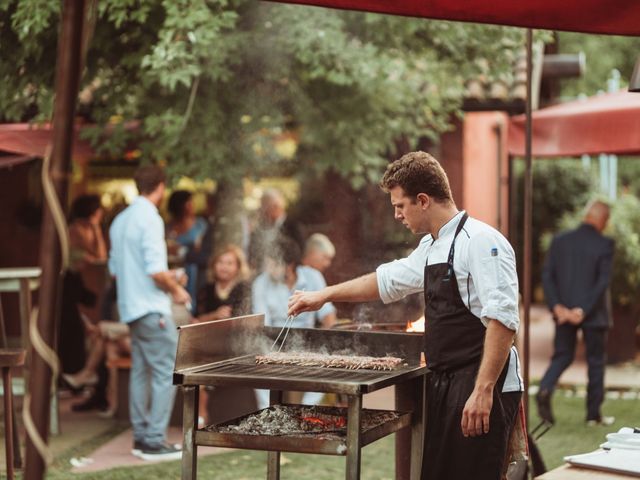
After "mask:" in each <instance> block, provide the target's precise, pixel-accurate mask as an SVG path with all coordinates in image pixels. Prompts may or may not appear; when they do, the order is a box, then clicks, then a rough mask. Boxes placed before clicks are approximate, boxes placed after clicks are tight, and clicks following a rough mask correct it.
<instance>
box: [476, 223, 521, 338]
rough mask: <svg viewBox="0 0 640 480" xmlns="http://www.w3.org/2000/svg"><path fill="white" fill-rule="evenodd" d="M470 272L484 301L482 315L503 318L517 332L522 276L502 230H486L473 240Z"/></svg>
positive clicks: (505, 324) (482, 301) (479, 295)
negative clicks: (517, 271) (520, 278)
mask: <svg viewBox="0 0 640 480" xmlns="http://www.w3.org/2000/svg"><path fill="white" fill-rule="evenodd" d="M468 248H469V252H468V253H469V254H468V259H469V260H468V261H469V271H470V273H471V278H472V279H473V282H474V285H475V287H476V291H477V295H478V298H479V300H480V303H481V304H482V312H481V317H482V318H483V320H484V319H487V318H490V319H494V320H497V321H499V322H500V323H502V324H503V325H504V326H505V327H507V328H508V329H510V330H513V331H515V332H517V331H518V327H519V325H520V317H519V313H518V275H517V273H516V260H515V254H514V252H513V248H512V247H511V245H510V244H509V242H508V241H507V240H506V239H505V238H504V237H502V235H500V234H499V233H498V232H493V231H483V232H481V233H479V234H477V235H475V236H474V237H473V238H472V239H471V241H470V242H469V246H468Z"/></svg>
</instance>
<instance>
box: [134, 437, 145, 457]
mask: <svg viewBox="0 0 640 480" xmlns="http://www.w3.org/2000/svg"><path fill="white" fill-rule="evenodd" d="M145 448H146V445H145V444H144V442H143V441H142V440H134V441H133V448H132V449H131V455H133V456H134V457H139V456H140V454H141V453H142V450H144V449H145Z"/></svg>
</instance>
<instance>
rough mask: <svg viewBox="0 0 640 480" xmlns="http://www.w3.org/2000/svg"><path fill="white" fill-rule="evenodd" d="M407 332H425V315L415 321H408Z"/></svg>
mask: <svg viewBox="0 0 640 480" xmlns="http://www.w3.org/2000/svg"><path fill="white" fill-rule="evenodd" d="M405 331H406V332H424V315H423V316H422V317H420V318H419V319H417V320H416V321H415V322H407V328H406V329H405Z"/></svg>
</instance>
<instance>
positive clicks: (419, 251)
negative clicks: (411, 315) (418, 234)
mask: <svg viewBox="0 0 640 480" xmlns="http://www.w3.org/2000/svg"><path fill="white" fill-rule="evenodd" d="M427 237H428V238H427ZM427 237H425V238H423V239H422V241H421V242H420V245H418V247H417V248H416V249H415V250H414V251H413V252H411V254H410V255H409V256H408V257H406V258H402V259H400V260H394V261H392V262H389V263H383V264H382V265H380V266H379V267H378V268H377V269H376V278H377V281H378V291H379V292H380V299H381V300H382V301H383V302H384V303H391V302H395V301H398V300H400V299H402V298H404V297H406V296H407V295H410V294H412V293H417V292H421V291H422V290H423V288H424V267H425V264H426V260H427V251H428V244H429V243H430V242H431V236H430V235H428V236H427Z"/></svg>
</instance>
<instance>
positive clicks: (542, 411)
mask: <svg viewBox="0 0 640 480" xmlns="http://www.w3.org/2000/svg"><path fill="white" fill-rule="evenodd" d="M536 405H537V406H538V415H539V416H540V418H541V419H542V420H543V421H545V422H547V423H550V424H551V425H554V424H555V423H556V419H555V418H554V417H553V411H552V410H551V392H550V391H549V390H540V391H539V392H538V393H537V394H536Z"/></svg>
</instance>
